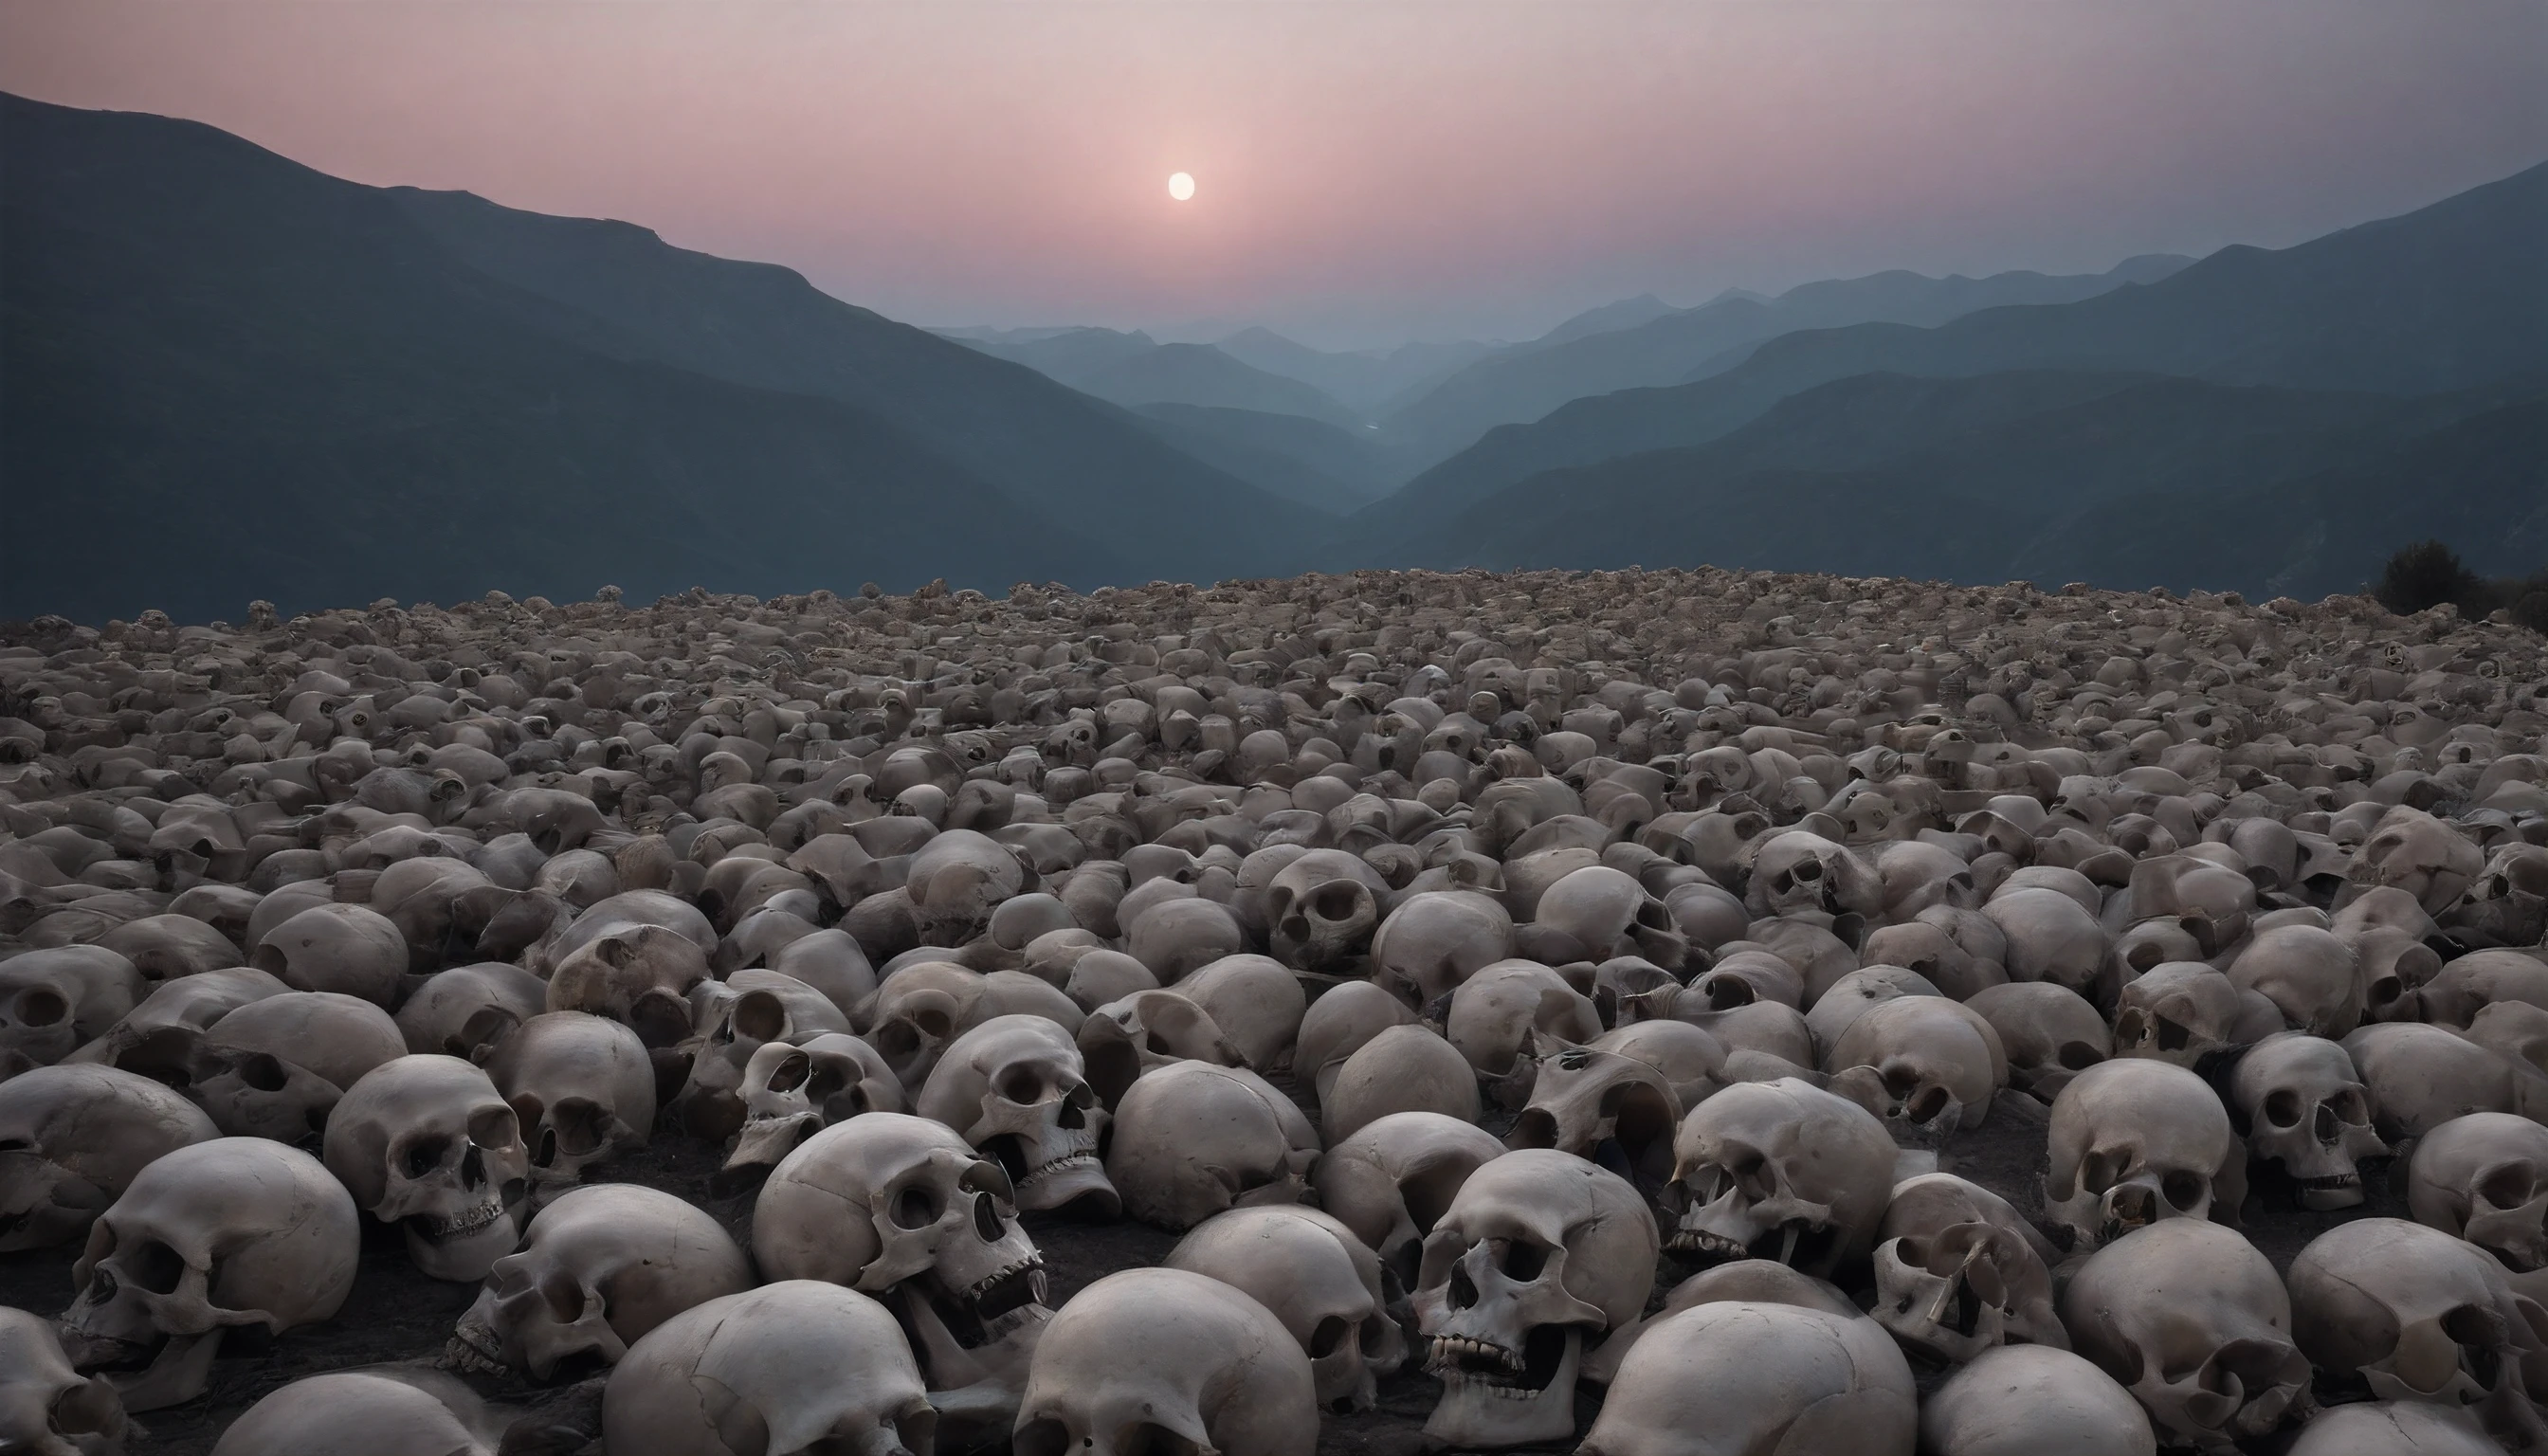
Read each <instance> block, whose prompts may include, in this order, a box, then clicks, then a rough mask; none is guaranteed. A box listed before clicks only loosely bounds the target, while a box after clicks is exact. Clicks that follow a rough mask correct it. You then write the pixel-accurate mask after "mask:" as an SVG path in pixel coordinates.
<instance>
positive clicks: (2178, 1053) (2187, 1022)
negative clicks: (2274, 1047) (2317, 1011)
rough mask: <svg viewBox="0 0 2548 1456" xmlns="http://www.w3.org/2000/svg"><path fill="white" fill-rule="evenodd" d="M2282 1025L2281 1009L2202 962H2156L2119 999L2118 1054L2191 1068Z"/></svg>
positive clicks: (2125, 988) (2277, 1029)
mask: <svg viewBox="0 0 2548 1456" xmlns="http://www.w3.org/2000/svg"><path fill="white" fill-rule="evenodd" d="M2281 1029H2282V1015H2281V1011H2280V1008H2278V1007H2275V1006H2274V1005H2273V1004H2272V1003H2270V1002H2267V1001H2265V1000H2264V998H2263V997H2261V996H2257V995H2255V994H2254V993H2253V992H2248V991H2242V990H2240V989H2239V987H2238V986H2237V985H2236V984H2235V983H2233V982H2232V981H2231V980H2230V979H2229V977H2228V976H2226V975H2223V974H2222V973H2221V972H2220V971H2218V970H2215V969H2214V968H2212V967H2211V966H2209V965H2206V964H2204V963H2203V962H2202V961H2199V960H2177V961H2169V962H2167V963H2166V964H2163V965H2155V966H2152V967H2151V968H2150V969H2149V970H2148V971H2146V972H2144V973H2143V974H2142V975H2141V976H2140V977H2139V978H2138V979H2137V980H2134V981H2132V982H2131V983H2129V984H2127V985H2126V986H2125V987H2124V989H2123V993H2122V995H2121V996H2120V997H2118V998H2117V1000H2116V1003H2115V1054H2116V1055H2117V1056H2137V1057H2146V1058H2149V1059H2152V1060H2156V1061H2164V1062H2167V1063H2168V1064H2170V1065H2172V1066H2181V1067H2185V1068H2188V1069H2189V1070H2190V1069H2191V1068H2192V1067H2193V1066H2194V1064H2195V1063H2196V1062H2198V1061H2201V1060H2202V1059H2203V1058H2204V1057H2206V1056H2208V1055H2210V1054H2211V1053H2213V1052H2215V1051H2219V1050H2221V1049H2223V1048H2224V1047H2229V1046H2231V1045H2233V1044H2235V1043H2239V1042H2244V1041H2252V1040H2256V1038H2250V1037H2247V1036H2246V1035H2244V1034H2245V1033H2246V1032H2247V1031H2250V1030H2253V1031H2255V1032H2256V1033H2257V1034H2258V1036H2259V1037H2261V1036H2264V1035H2266V1034H2268V1033H2269V1032H2273V1031H2280V1030H2281Z"/></svg>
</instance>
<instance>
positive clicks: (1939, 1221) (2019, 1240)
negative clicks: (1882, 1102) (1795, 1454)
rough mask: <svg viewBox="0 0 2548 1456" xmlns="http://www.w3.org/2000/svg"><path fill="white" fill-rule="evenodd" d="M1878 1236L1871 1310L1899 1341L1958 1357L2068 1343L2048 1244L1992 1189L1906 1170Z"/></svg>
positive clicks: (1954, 1360)
mask: <svg viewBox="0 0 2548 1456" xmlns="http://www.w3.org/2000/svg"><path fill="white" fill-rule="evenodd" d="M1876 1236H1877V1237H1878V1238H1879V1239H1881V1240H1882V1241H1881V1242H1879V1243H1877V1244H1876V1246H1875V1291H1876V1293H1875V1308H1874V1311H1873V1313H1874V1315H1875V1319H1876V1321H1877V1322H1878V1323H1880V1324H1882V1325H1883V1326H1884V1327H1885V1328H1886V1329H1889V1330H1891V1331H1893V1337H1894V1338H1895V1339H1897V1340H1899V1341H1901V1343H1902V1347H1903V1348H1904V1349H1906V1350H1909V1351H1911V1352H1913V1353H1915V1354H1920V1355H1925V1356H1928V1357H1929V1358H1931V1359H1934V1360H1944V1361H1947V1362H1949V1363H1951V1364H1960V1363H1962V1362H1964V1361H1966V1360H1970V1359H1972V1358H1973V1357H1974V1356H1976V1355H1979V1354H1980V1353H1982V1352H1983V1351H1985V1350H1988V1349H1992V1348H1995V1347H1997V1346H1999V1345H2001V1344H2004V1343H2011V1342H2021V1343H2026V1344H2036V1345H2050V1346H2052V1347H2054V1348H2056V1349H2064V1350H2066V1349H2068V1348H2070V1337H2069V1336H2068V1335H2067V1334H2066V1333H2064V1332H2063V1331H2062V1328H2061V1320H2060V1318H2059V1317H2058V1316H2056V1315H2055V1314H2054V1313H2053V1310H2052V1276H2051V1274H2050V1272H2049V1271H2048V1270H2047V1268H2046V1260H2047V1258H2048V1257H2049V1256H2050V1254H2051V1252H2052V1249H2051V1246H2050V1245H2049V1244H2047V1243H2045V1242H2044V1237H2043V1235H2042V1234H2040V1233H2037V1232H2036V1231H2035V1229H2034V1226H2032V1225H2030V1224H2028V1223H2027V1222H2026V1220H2025V1219H2024V1218H2023V1217H2021V1216H2020V1215H2019V1214H2018V1212H2017V1210H2015V1209H2013V1208H2011V1207H2009V1204H2008V1201H2007V1200H2006V1199H2003V1198H2001V1197H2000V1196H1999V1195H1998V1194H1996V1193H1993V1192H1991V1191H1990V1190H1989V1189H1987V1188H1983V1187H1980V1186H1979V1185H1977V1184H1973V1183H1967V1182H1965V1181H1964V1180H1963V1179H1961V1178H1958V1177H1956V1176H1955V1175H1954V1174H1952V1173H1926V1174H1923V1175H1921V1176H1920V1177H1917V1178H1912V1179H1908V1180H1906V1181H1904V1182H1903V1183H1902V1184H1901V1185H1900V1186H1899V1187H1897V1188H1895V1189H1894V1190H1893V1202H1892V1205H1891V1206H1890V1207H1888V1208H1887V1209H1886V1210H1885V1211H1884V1223H1883V1225H1882V1226H1881V1227H1880V1228H1879V1229H1877V1230H1876Z"/></svg>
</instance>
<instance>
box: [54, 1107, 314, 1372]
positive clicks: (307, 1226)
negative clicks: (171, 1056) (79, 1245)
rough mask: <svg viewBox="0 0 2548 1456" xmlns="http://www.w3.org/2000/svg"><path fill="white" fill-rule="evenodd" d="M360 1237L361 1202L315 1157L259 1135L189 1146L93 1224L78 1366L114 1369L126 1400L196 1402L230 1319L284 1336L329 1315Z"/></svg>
mask: <svg viewBox="0 0 2548 1456" xmlns="http://www.w3.org/2000/svg"><path fill="white" fill-rule="evenodd" d="M361 1248H362V1225H361V1220H360V1217H359V1216H358V1215H357V1214H356V1213H355V1212H354V1201H353V1200H352V1199H351V1198H349V1197H347V1196H346V1194H345V1190H344V1189H343V1188H341V1187H339V1186H337V1183H336V1180H335V1179H333V1178H330V1177H328V1176H327V1170H326V1169H325V1168H323V1167H321V1166H319V1164H318V1159H317V1158H314V1157H312V1156H311V1155H310V1154H308V1153H306V1152H302V1151H300V1150H299V1149H297V1148H291V1147H286V1146H284V1145H283V1144H282V1143H280V1142H272V1141H268V1140H267V1139H265V1138H215V1139H213V1140H212V1141H210V1142H198V1143H194V1144H192V1145H190V1146H186V1147H180V1148H178V1149H176V1150H175V1151H173V1152H170V1153H169V1154H167V1155H166V1156H164V1157H162V1158H160V1159H159V1160H158V1161H157V1162H154V1163H152V1164H151V1165H150V1166H148V1167H146V1168H144V1169H142V1170H141V1172H140V1173H139V1174H137V1176H136V1177H135V1178H134V1180H133V1185H132V1186H131V1187H129V1188H127V1189H126V1190H125V1191H124V1196H123V1197H122V1198H119V1199H117V1200H116V1201H115V1206H114V1207H113V1208H111V1209H108V1210H107V1211H106V1212H105V1213H104V1214H103V1215H101V1216H99V1218H98V1221H97V1223H96V1224H95V1225H94V1226H92V1227H91V1228H90V1229H89V1234H88V1247H87V1248H86V1249H85V1250H83V1251H82V1252H81V1254H80V1257H79V1262H78V1263H77V1264H75V1265H73V1266H72V1268H71V1281H72V1283H73V1285H74V1286H75V1287H76V1288H77V1289H78V1291H79V1294H78V1297H77V1298H76V1299H74V1300H73V1301H72V1302H71V1307H70V1308H69V1309H68V1310H66V1311H64V1312H63V1313H62V1324H63V1326H64V1329H65V1332H66V1336H67V1338H66V1344H67V1345H68V1347H69V1348H70V1349H71V1351H72V1353H73V1360H74V1363H76V1364H78V1365H79V1366H80V1367H81V1368H83V1369H96V1368H99V1367H106V1368H108V1369H109V1370H112V1371H116V1372H118V1373H117V1374H114V1375H112V1376H111V1377H110V1378H111V1379H112V1380H113V1382H114V1384H115V1385H116V1386H117V1387H118V1389H119V1390H120V1391H121V1392H122V1394H123V1397H124V1405H125V1409H127V1410H158V1409H160V1408H161V1407H163V1406H173V1405H176V1404H177V1403H178V1402H180V1401H190V1400H193V1399H194V1398H195V1397H196V1396H198V1395H201V1394H202V1393H203V1390H204V1384H205V1380H206V1377H207V1376H209V1375H210V1373H211V1371H212V1364H213V1356H214V1354H215V1353H216V1352H218V1351H219V1350H220V1348H221V1337H222V1331H223V1330H225V1329H227V1328H229V1327H231V1326H234V1325H251V1324H252V1325H258V1326H261V1327H262V1328H264V1330H265V1331H266V1332H267V1333H269V1334H280V1333H282V1332H283V1331H285V1330H287V1329H292V1328H296V1327H298V1326H300V1325H304V1324H312V1323H316V1322H318V1320H321V1319H328V1318H329V1317H331V1316H333V1315H334V1314H335V1313H336V1311H337V1309H338V1308H339V1307H341V1306H342V1305H343V1304H344V1303H345V1296H346V1294H347V1293H348V1292H349V1291H351V1290H352V1288H353V1286H354V1262H355V1259H356V1257H357V1256H358V1255H359V1254H360V1252H361ZM127 1371H137V1373H133V1374H126V1373H122V1372H127Z"/></svg>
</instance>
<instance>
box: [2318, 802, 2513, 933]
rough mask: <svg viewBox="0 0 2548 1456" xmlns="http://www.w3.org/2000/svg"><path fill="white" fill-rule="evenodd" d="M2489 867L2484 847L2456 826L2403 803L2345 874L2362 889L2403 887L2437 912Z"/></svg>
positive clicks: (2379, 825)
mask: <svg viewBox="0 0 2548 1456" xmlns="http://www.w3.org/2000/svg"><path fill="white" fill-rule="evenodd" d="M2485 870H2486V855H2485V852H2484V851H2481V850H2480V849H2479V848H2478V847H2477V846H2476V845H2475V844H2474V843H2472V842H2471V841H2470V840H2469V838H2468V837H2467V836H2466V835H2464V834H2462V833H2461V832H2460V831H2459V829H2458V828H2457V826H2455V825H2452V824H2450V823H2448V822H2446V821H2444V820H2440V819H2436V818H2434V817H2433V816H2432V815H2430V814H2427V813H2425V812H2424V811H2423V810H2421V809H2412V808H2409V807H2408V806H2406V805H2404V804H2400V805H2398V806H2397V807H2395V808H2393V809H2391V810H2390V811H2389V812H2388V813H2386V814H2383V815H2381V816H2380V822H2379V823H2377V824H2375V825H2373V826H2372V828H2371V837H2370V838H2369V839H2367V840H2364V841H2363V842H2362V848H2361V849H2358V850H2356V851H2354V852H2353V862H2352V864H2351V865H2348V866H2347V867H2346V869H2345V871H2344V877H2345V880H2346V882H2347V883H2348V884H2350V885H2352V886H2354V887H2356V888H2358V889H2371V888H2384V889H2385V888H2395V889H2401V890H2404V891H2406V892H2407V893H2408V894H2410V895H2412V896H2414V897H2415V902H2416V903H2417V904H2418V905H2420V906H2422V907H2423V910H2424V913H2425V914H2427V915H2439V914H2441V913H2442V912H2443V911H2445V910H2448V909H2449V908H2451V906H2452V905H2453V904H2455V903H2457V902H2458V900H2459V898H2460V896H2462V895H2464V894H2466V893H2467V892H2468V889H2469V886H2471V885H2472V884H2475V883H2476V882H2477V878H2478V876H2479V875H2480V874H2482V873H2484V872H2485Z"/></svg>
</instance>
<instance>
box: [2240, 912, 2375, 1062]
mask: <svg viewBox="0 0 2548 1456" xmlns="http://www.w3.org/2000/svg"><path fill="white" fill-rule="evenodd" d="M2228 973H2229V983H2230V984H2231V985H2233V986H2236V987H2238V988H2239V989H2240V990H2242V991H2255V992H2257V993H2258V994H2260V995H2262V996H2263V997H2264V998H2265V999H2266V1000H2268V1001H2271V1002H2273V1003H2274V1005H2275V1006H2276V1007H2277V1008H2279V1009H2280V1010H2281V1011H2282V1013H2283V1021H2284V1024H2285V1025H2287V1026H2289V1027H2291V1028H2292V1029H2294V1030H2296V1031H2302V1032H2307V1033H2309V1034H2310V1035H2311V1036H2314V1037H2326V1038H2329V1039H2338V1038H2341V1037H2343V1036H2344V1035H2345V1034H2346V1033H2348V1032H2350V1031H2352V1030H2353V1029H2354V1028H2355V1027H2356V1026H2358V1025H2360V1024H2361V1021H2362V993H2363V986H2362V965H2361V962H2360V961H2359V960H2358V959H2356V958H2355V956H2354V954H2353V948H2352V947H2350V946H2348V945H2346V944H2345V943H2344V941H2343V939H2342V938H2341V937H2338V936H2337V935H2335V934H2334V933H2333V932H2331V931H2323V930H2320V929H2318V928H2317V927H2315V926H2307V925H2283V926H2276V927H2274V928H2273V929H2271V930H2267V931H2263V932H2260V933H2259V934H2258V935H2257V936H2256V937H2255V939H2253V940H2251V941H2249V942H2248V943H2247V945H2246V948H2245V949H2244V950H2241V951H2240V952H2239V953H2238V958H2237V959H2235V960H2232V961H2231V962H2229V972H2228Z"/></svg>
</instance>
